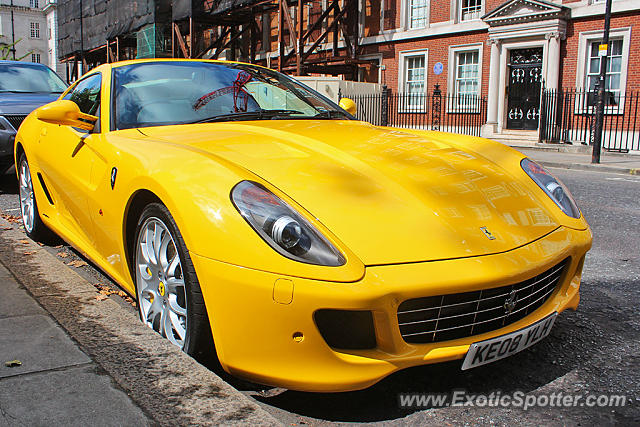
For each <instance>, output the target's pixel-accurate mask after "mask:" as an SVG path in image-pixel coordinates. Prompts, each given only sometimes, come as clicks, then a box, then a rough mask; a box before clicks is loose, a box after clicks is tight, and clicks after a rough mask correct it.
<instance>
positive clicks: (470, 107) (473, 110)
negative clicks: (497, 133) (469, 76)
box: [341, 87, 487, 136]
mask: <svg viewBox="0 0 640 427" xmlns="http://www.w3.org/2000/svg"><path fill="white" fill-rule="evenodd" d="M341 95H342V96H346V97H348V98H351V99H352V100H353V101H355V103H356V106H357V108H358V110H357V113H356V117H357V118H358V119H360V120H363V121H367V122H369V123H372V124H374V125H377V126H392V127H399V128H409V129H424V130H440V131H444V132H452V133H460V134H465V135H474V136H480V130H481V128H482V125H484V124H485V122H486V119H487V98H486V97H483V96H478V95H453V94H446V93H442V92H441V91H440V89H439V88H437V87H436V88H435V89H434V91H433V92H432V93H430V94H415V93H391V91H389V90H387V89H385V90H383V91H382V93H378V94H371V95H348V94H341Z"/></svg>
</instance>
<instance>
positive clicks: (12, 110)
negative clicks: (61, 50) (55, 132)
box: [0, 61, 67, 175]
mask: <svg viewBox="0 0 640 427" xmlns="http://www.w3.org/2000/svg"><path fill="white" fill-rule="evenodd" d="M66 88H67V85H66V84H65V83H64V82H63V81H62V79H60V77H58V75H57V74H56V73H54V72H53V71H52V70H51V69H50V68H49V67H47V66H46V65H42V64H36V63H31V62H20V61H0V175H2V174H3V173H4V172H6V170H7V169H9V167H11V165H12V164H13V144H14V139H15V135H16V133H17V131H18V128H19V127H20V124H21V123H22V121H23V120H24V119H25V118H26V117H27V116H28V115H29V113H31V112H32V111H33V110H35V109H36V108H38V107H40V106H42V105H44V104H48V103H49V102H52V101H55V100H56V99H57V98H58V97H59V96H60V94H61V93H62V92H64V91H65V89H66Z"/></svg>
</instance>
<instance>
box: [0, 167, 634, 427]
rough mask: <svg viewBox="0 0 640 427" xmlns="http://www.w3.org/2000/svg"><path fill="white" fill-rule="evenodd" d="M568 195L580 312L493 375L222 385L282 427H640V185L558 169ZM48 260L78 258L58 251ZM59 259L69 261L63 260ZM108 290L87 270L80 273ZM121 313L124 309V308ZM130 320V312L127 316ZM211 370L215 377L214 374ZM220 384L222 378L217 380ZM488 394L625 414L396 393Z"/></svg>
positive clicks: (10, 206) (4, 191) (12, 186)
mask: <svg viewBox="0 0 640 427" xmlns="http://www.w3.org/2000/svg"><path fill="white" fill-rule="evenodd" d="M553 173H554V174H556V175H557V176H558V177H559V178H561V179H562V180H563V181H564V182H565V183H566V184H567V185H568V187H569V188H570V189H571V190H572V192H573V195H574V196H575V198H576V199H577V201H578V204H579V206H580V207H581V209H582V211H583V213H584V215H585V216H586V218H587V220H588V221H589V223H590V225H591V227H592V229H593V232H594V246H593V249H592V250H591V252H589V254H588V255H587V259H586V263H585V269H584V276H583V283H582V288H581V289H582V291H581V296H582V300H581V303H580V307H579V309H578V311H577V312H575V313H573V312H565V313H563V314H562V315H561V316H560V317H559V318H558V319H557V321H556V324H555V326H554V328H553V330H552V332H551V335H549V336H548V337H547V338H546V339H545V340H543V341H542V342H541V343H539V344H537V345H536V346H534V347H533V348H531V349H529V350H526V351H524V352H522V353H520V354H517V355H515V356H512V357H510V358H508V359H504V360H502V361H498V362H495V363H493V364H490V365H486V366H483V367H479V368H476V369H472V370H470V371H464V372H463V371H461V370H460V363H459V362H455V363H448V364H441V365H434V366H424V367H417V368H411V369H407V370H405V371H402V372H399V373H397V374H394V375H392V376H390V377H388V378H386V379H384V380H383V381H381V382H380V383H378V384H376V385H375V386H373V387H371V388H369V389H367V390H364V391H359V392H352V393H339V394H313V393H300V392H293V391H286V390H280V389H266V390H263V389H262V387H260V386H255V385H252V384H247V383H243V382H241V381H235V380H233V379H230V378H228V376H226V378H227V379H228V380H229V381H230V382H231V383H232V385H234V386H235V387H236V388H238V389H239V390H241V391H243V392H244V393H245V394H247V395H250V396H252V397H253V398H254V399H255V400H256V401H258V402H259V403H260V404H261V405H262V406H263V408H265V409H266V410H268V411H269V412H270V413H272V414H273V415H274V416H275V417H276V418H278V419H280V420H282V421H283V423H285V424H311V425H317V424H323V423H325V422H331V421H333V422H382V423H388V422H394V423H401V424H425V425H442V424H514V423H524V424H530V425H545V424H562V425H579V424H582V425H585V424H586V425H596V424H614V423H616V424H623V425H639V424H640V369H639V367H640V357H639V354H640V319H639V318H638V314H640V313H639V312H640V310H639V307H640V232H639V231H638V227H639V226H640V177H632V176H625V175H616V174H609V173H600V172H586V171H575V170H572V171H569V170H561V169H554V170H553ZM0 210H1V211H3V212H5V213H8V214H13V215H18V214H19V211H18V198H17V195H16V182H15V178H13V177H11V176H5V177H4V178H3V179H1V180H0ZM50 250H51V251H55V252H66V253H68V254H69V257H67V258H68V259H74V258H75V257H76V255H75V253H74V252H73V251H72V250H70V249H69V248H67V247H66V246H63V247H61V248H51V249H50ZM67 258H65V261H66V259H67ZM78 271H79V272H81V274H82V275H85V276H86V277H87V278H89V279H90V280H92V281H93V282H95V281H96V280H98V281H101V282H102V283H106V284H109V282H108V279H106V278H105V277H103V276H102V275H101V274H100V273H99V272H98V271H97V270H96V269H94V268H92V267H91V266H90V265H89V266H85V267H81V268H79V269H78ZM123 304H126V303H124V302H123ZM131 309H132V310H133V308H131ZM212 369H216V368H215V367H212ZM218 373H219V374H221V375H224V374H223V373H220V372H218ZM452 390H465V391H467V392H469V393H472V394H476V393H483V394H489V393H491V392H500V393H502V394H503V395H504V394H505V393H511V392H515V391H522V392H525V393H533V394H541V393H553V392H556V393H557V392H562V393H564V394H580V395H587V394H594V395H602V394H623V395H625V396H626V397H627V404H626V406H624V407H605V408H601V407H586V406H581V405H577V406H575V407H570V408H566V407H565V408H557V407H549V406H547V407H535V408H530V409H528V410H527V411H523V410H522V409H519V408H497V407H477V406H476V407H455V408H453V407H444V408H429V407H426V408H413V409H402V408H400V406H399V404H398V395H399V394H400V393H412V392H416V393H450V392H451V391H452Z"/></svg>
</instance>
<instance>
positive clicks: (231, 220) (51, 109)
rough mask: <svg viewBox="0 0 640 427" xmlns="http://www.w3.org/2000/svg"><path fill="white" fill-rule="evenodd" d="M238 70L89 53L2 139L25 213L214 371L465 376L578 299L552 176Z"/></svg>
mask: <svg viewBox="0 0 640 427" xmlns="http://www.w3.org/2000/svg"><path fill="white" fill-rule="evenodd" d="M354 111H355V105H354V104H353V102H352V101H349V100H347V99H345V100H343V101H342V102H341V106H338V105H336V104H335V103H333V102H332V101H330V100H328V99H326V98H325V97H323V96H322V95H320V94H318V93H316V92H314V91H313V90H311V89H309V88H308V87H306V86H304V85H302V84H300V83H298V82H296V81H295V80H293V79H291V78H289V77H287V76H285V75H282V74H279V73H277V72H274V71H272V70H269V69H267V68H263V67H259V66H256V65H250V64H242V63H235V62H218V61H204V60H193V61H190V60H164V59H162V60H143V61H130V62H120V63H115V64H106V65H102V66H100V67H98V68H96V69H94V70H92V71H90V72H89V73H87V74H86V75H85V76H84V77H82V78H81V79H80V80H79V81H78V82H76V83H75V84H74V85H72V86H71V87H70V88H69V89H68V90H67V91H66V92H65V93H64V94H62V95H61V97H60V99H59V100H57V101H55V102H53V103H50V104H47V105H45V106H43V107H41V108H39V109H37V110H35V111H34V112H33V113H32V114H30V115H29V117H28V118H27V119H26V120H25V122H24V123H23V125H22V126H21V127H20V130H19V132H18V134H17V137H16V145H15V161H16V166H17V167H16V170H17V173H18V178H19V186H20V201H21V211H22V219H23V222H24V228H25V230H26V232H27V234H28V235H29V236H30V237H31V238H33V239H40V240H43V239H47V238H49V237H50V236H51V234H52V233H55V234H57V235H59V236H61V237H62V238H63V239H64V240H66V241H67V242H69V243H70V244H72V245H73V246H74V247H76V248H77V249H78V250H79V251H81V252H82V253H83V254H85V255H86V257H88V258H89V259H91V260H92V261H93V262H94V263H95V264H97V265H98V266H99V267H100V268H101V269H102V270H104V271H105V272H106V273H107V274H108V275H109V276H111V277H112V278H113V279H114V280H115V281H116V282H117V283H119V284H120V285H121V286H122V287H123V288H124V289H125V290H126V291H128V292H129V293H131V294H132V295H134V296H135V297H136V298H137V301H138V307H139V312H140V317H141V319H142V321H143V322H144V323H145V324H147V325H148V326H149V327H150V328H153V329H154V330H155V331H157V332H158V333H160V334H162V335H163V336H165V337H166V338H167V339H169V340H170V341H171V342H172V343H173V344H175V345H176V346H179V347H180V348H182V349H183V350H184V351H185V352H187V353H189V354H192V355H198V354H202V353H211V352H215V353H216V354H217V356H218V358H219V360H220V362H221V364H222V366H223V367H224V369H225V370H227V371H228V372H229V373H231V374H233V375H236V376H239V377H243V378H247V379H249V380H252V381H254V382H259V383H263V384H269V385H277V386H281V387H286V388H289V389H297V390H308V391H346V390H356V389H361V388H365V387H368V386H370V385H372V384H374V383H375V382H377V381H379V380H380V379H382V378H384V377H385V376H387V375H389V374H391V373H393V372H395V371H397V370H399V369H403V368H406V367H410V366H416V365H422V364H429V363H436V362H443V361H450V360H456V359H458V360H460V367H461V369H469V368H473V367H475V366H480V365H483V364H485V363H489V362H493V361H495V360H498V359H501V358H504V357H507V356H509V355H512V354H514V353H516V352H519V351H521V350H523V349H525V348H527V347H529V346H531V345H533V344H535V343H537V342H539V341H540V340H541V339H543V338H544V337H545V336H547V335H548V334H549V332H550V331H551V329H552V327H553V323H554V321H555V319H556V317H557V315H558V314H559V313H561V312H562V311H564V310H566V309H568V308H570V309H576V307H577V305H578V301H579V286H580V279H581V273H582V267H583V263H584V257H585V254H586V252H587V251H588V250H589V248H590V247H591V240H592V235H591V231H590V229H589V226H588V225H587V223H586V221H585V219H584V218H583V216H582V215H581V213H580V210H579V209H578V207H577V206H576V204H575V202H574V200H573V199H572V196H571V194H570V193H569V191H568V190H567V188H565V186H564V185H563V184H562V183H561V182H560V181H558V180H557V179H556V178H554V177H553V176H552V175H551V174H550V173H549V172H547V171H546V170H545V169H543V168H542V167H541V166H539V165H538V164H536V163H534V162H533V161H531V160H529V159H528V158H526V157H524V156H523V155H522V154H520V153H519V152H517V151H515V150H513V149H511V148H509V147H506V146H504V145H502V144H500V143H497V142H493V141H490V140H486V139H481V138H475V137H468V136H461V135H453V134H446V133H439V132H429V131H421V130H408V129H392V128H385V127H377V126H373V125H371V124H368V123H364V122H360V121H357V120H355V119H354V117H353V115H352V113H353V112H354Z"/></svg>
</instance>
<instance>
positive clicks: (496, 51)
mask: <svg viewBox="0 0 640 427" xmlns="http://www.w3.org/2000/svg"><path fill="white" fill-rule="evenodd" d="M489 45H490V46H491V64H490V65H489V93H488V94H487V126H486V127H487V129H486V132H484V133H485V134H487V135H488V136H490V134H494V133H495V132H496V127H497V125H498V102H499V93H500V91H499V88H498V86H499V82H500V41H499V40H497V39H489Z"/></svg>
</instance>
